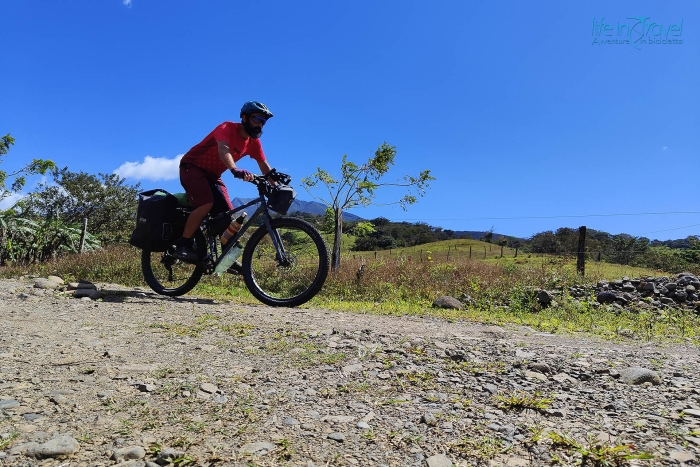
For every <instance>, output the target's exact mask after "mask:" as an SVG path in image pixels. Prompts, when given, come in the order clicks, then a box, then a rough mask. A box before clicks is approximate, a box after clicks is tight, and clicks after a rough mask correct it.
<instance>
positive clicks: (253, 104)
mask: <svg viewBox="0 0 700 467" xmlns="http://www.w3.org/2000/svg"><path fill="white" fill-rule="evenodd" d="M252 113H261V114H263V115H264V116H265V118H272V112H270V109H268V108H267V106H266V105H265V104H263V103H262V102H257V101H248V102H246V103H245V104H243V107H241V117H243V115H249V114H252Z"/></svg>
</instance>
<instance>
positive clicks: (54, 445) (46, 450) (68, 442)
mask: <svg viewBox="0 0 700 467" xmlns="http://www.w3.org/2000/svg"><path fill="white" fill-rule="evenodd" d="M78 449H80V443H78V441H77V440H76V439H74V438H72V437H70V436H67V435H61V436H57V437H56V438H53V439H51V440H49V441H47V442H45V443H42V444H39V445H38V446H35V447H33V448H30V449H29V450H27V455H28V456H31V457H36V458H38V459H48V458H54V459H61V458H66V457H70V456H72V455H73V454H74V453H75V452H77V451H78Z"/></svg>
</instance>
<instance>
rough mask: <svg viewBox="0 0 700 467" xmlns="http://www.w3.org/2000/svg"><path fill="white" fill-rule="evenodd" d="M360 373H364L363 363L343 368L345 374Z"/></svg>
mask: <svg viewBox="0 0 700 467" xmlns="http://www.w3.org/2000/svg"><path fill="white" fill-rule="evenodd" d="M358 371H362V363H355V364H353V365H346V366H344V367H343V373H357V372H358Z"/></svg>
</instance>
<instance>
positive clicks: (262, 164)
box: [258, 160, 277, 185]
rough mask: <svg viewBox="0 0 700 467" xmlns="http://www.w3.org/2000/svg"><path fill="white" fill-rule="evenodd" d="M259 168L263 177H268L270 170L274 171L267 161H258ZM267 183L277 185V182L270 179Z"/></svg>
mask: <svg viewBox="0 0 700 467" xmlns="http://www.w3.org/2000/svg"><path fill="white" fill-rule="evenodd" d="M258 167H260V172H261V173H262V174H263V175H267V174H268V173H269V172H270V170H272V167H270V164H269V163H268V162H267V160H264V161H258ZM267 181H268V182H270V183H271V184H272V185H277V182H276V181H274V180H272V179H271V178H268V179H267Z"/></svg>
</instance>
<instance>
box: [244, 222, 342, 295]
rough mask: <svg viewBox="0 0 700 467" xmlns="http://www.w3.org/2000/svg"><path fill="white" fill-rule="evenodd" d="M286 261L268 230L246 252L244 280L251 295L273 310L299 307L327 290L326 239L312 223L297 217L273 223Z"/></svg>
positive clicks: (257, 233)
mask: <svg viewBox="0 0 700 467" xmlns="http://www.w3.org/2000/svg"><path fill="white" fill-rule="evenodd" d="M271 225H272V228H273V229H275V230H276V231H277V232H278V233H279V235H280V237H281V240H282V244H283V245H284V249H285V252H286V258H284V259H283V260H282V261H279V258H276V250H275V248H274V246H273V244H272V240H271V237H270V233H269V232H268V231H267V227H266V226H264V225H263V226H262V227H260V228H258V229H257V230H256V231H255V232H254V233H253V235H251V237H250V239H249V240H248V242H247V243H246V246H245V249H244V250H243V257H242V261H241V262H242V264H243V279H244V281H245V284H246V287H248V290H249V291H250V293H251V294H253V296H254V297H255V298H257V299H258V300H260V301H261V302H262V303H264V304H266V305H269V306H285V307H295V306H299V305H301V304H303V303H306V302H307V301H309V300H311V298H313V297H314V296H315V295H316V294H317V293H318V292H319V290H321V287H323V283H324V282H325V281H326V277H327V276H328V269H329V260H328V249H327V247H326V243H325V241H324V240H323V237H322V236H321V234H320V233H318V231H317V230H316V229H315V228H314V227H313V226H312V225H311V224H309V223H308V222H306V221H304V220H301V219H297V218H294V217H278V218H276V219H272V220H271Z"/></svg>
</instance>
